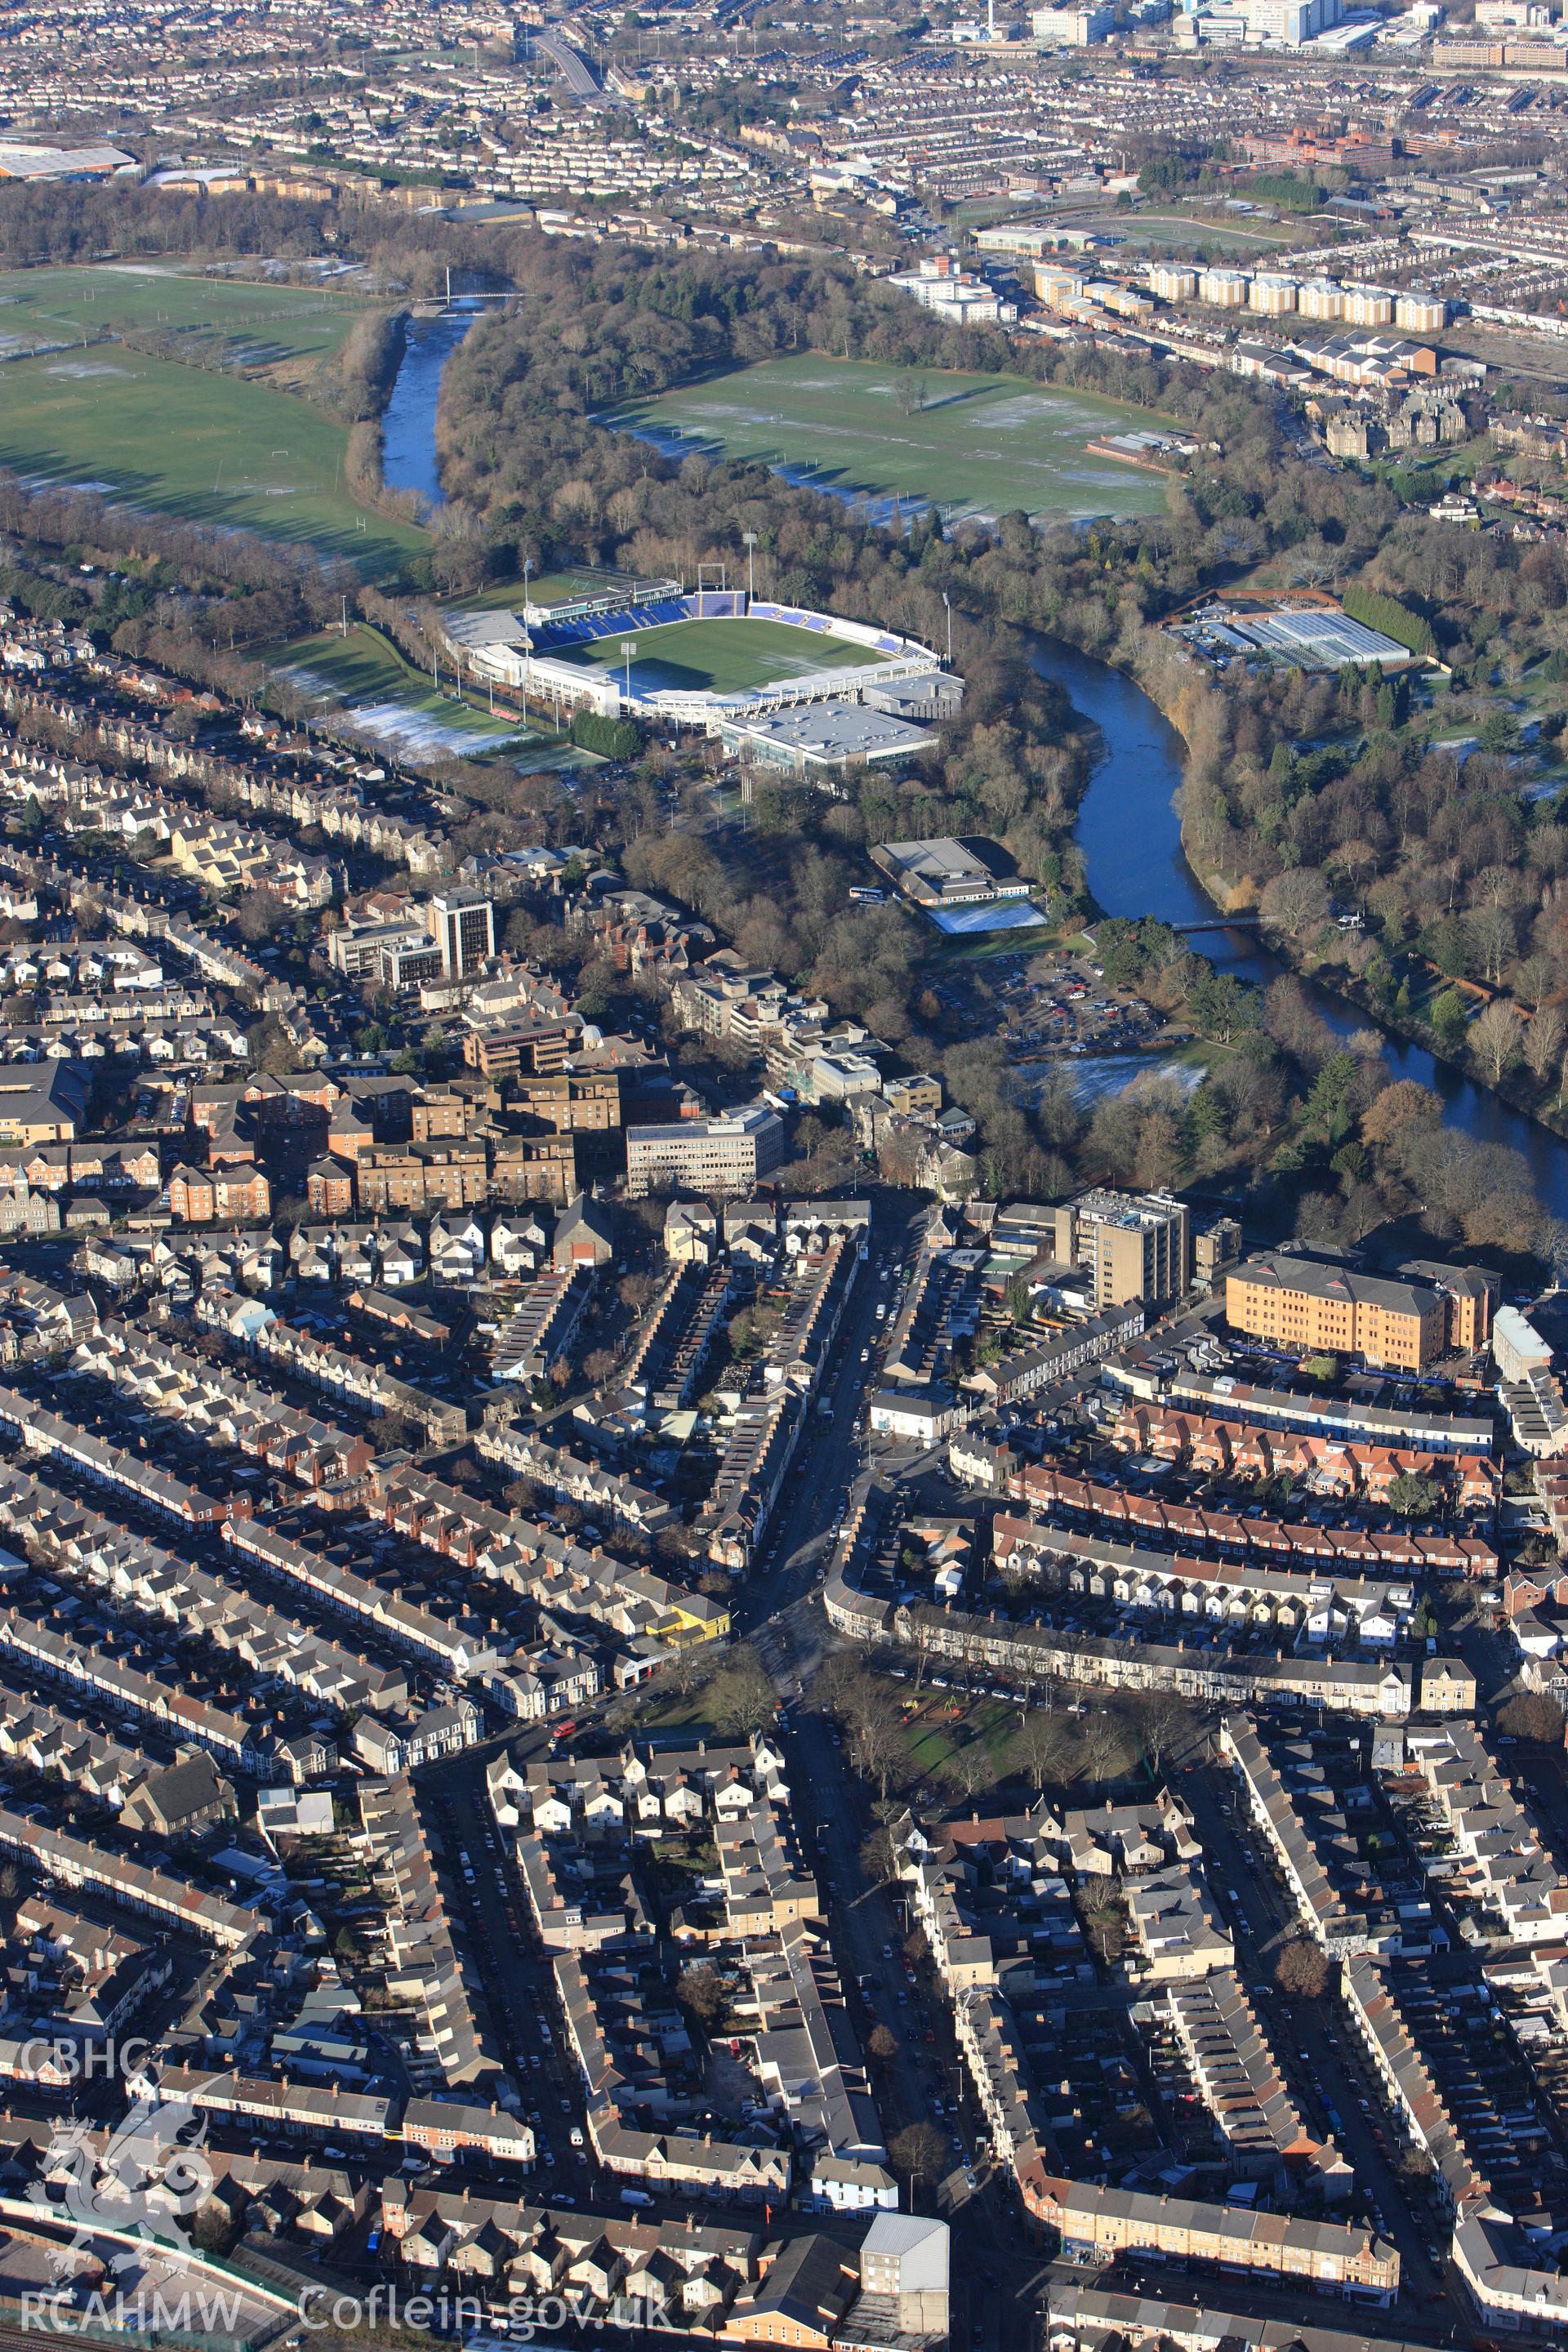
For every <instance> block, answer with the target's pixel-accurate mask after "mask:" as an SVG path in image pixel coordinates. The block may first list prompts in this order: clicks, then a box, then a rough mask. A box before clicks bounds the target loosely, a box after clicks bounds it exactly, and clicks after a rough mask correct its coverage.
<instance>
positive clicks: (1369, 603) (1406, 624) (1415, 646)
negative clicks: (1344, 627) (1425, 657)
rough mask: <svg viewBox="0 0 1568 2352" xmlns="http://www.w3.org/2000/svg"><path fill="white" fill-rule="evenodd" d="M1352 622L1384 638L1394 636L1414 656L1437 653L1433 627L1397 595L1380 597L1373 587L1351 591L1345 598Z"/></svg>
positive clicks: (1346, 593) (1347, 592)
mask: <svg viewBox="0 0 1568 2352" xmlns="http://www.w3.org/2000/svg"><path fill="white" fill-rule="evenodd" d="M1342 603H1343V605H1344V608H1345V611H1346V612H1347V613H1348V614H1350V617H1351V619H1352V621H1359V622H1360V623H1361V625H1362V626H1363V628H1366V629H1376V630H1377V631H1378V632H1379V633H1380V634H1381V635H1383V636H1385V637H1392V638H1393V639H1394V643H1395V644H1396V645H1401V646H1408V647H1409V649H1410V651H1411V652H1412V653H1413V654H1429V653H1433V652H1435V651H1436V641H1435V639H1434V638H1433V635H1432V628H1431V624H1430V623H1429V622H1427V621H1424V620H1423V619H1422V618H1421V616H1420V614H1418V613H1413V612H1411V611H1410V609H1409V608H1408V606H1407V605H1405V604H1401V603H1400V602H1399V600H1398V598H1397V597H1396V596H1380V595H1379V594H1378V593H1376V591H1375V590H1374V589H1371V588H1347V589H1346V590H1345V593H1344V595H1343V598H1342Z"/></svg>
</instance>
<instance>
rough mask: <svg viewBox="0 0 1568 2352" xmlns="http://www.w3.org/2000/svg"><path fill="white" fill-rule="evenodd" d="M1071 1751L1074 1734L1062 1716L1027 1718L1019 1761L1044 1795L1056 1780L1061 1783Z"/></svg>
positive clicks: (1021, 1732)
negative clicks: (1049, 1785) (1050, 1784)
mask: <svg viewBox="0 0 1568 2352" xmlns="http://www.w3.org/2000/svg"><path fill="white" fill-rule="evenodd" d="M1071 1748H1072V1734H1071V1732H1070V1731H1069V1730H1068V1726H1067V1724H1066V1722H1065V1721H1064V1719H1063V1718H1062V1717H1060V1716H1059V1715H1047V1714H1030V1715H1026V1717H1024V1720H1023V1723H1022V1725H1021V1726H1020V1727H1019V1731H1018V1738H1017V1750H1016V1752H1017V1756H1018V1760H1019V1762H1020V1763H1021V1764H1022V1766H1023V1767H1024V1769H1025V1770H1026V1772H1027V1773H1028V1775H1029V1778H1030V1780H1032V1781H1033V1782H1034V1784H1035V1790H1036V1792H1037V1795H1039V1796H1042V1797H1043V1796H1044V1795H1045V1793H1046V1790H1047V1786H1048V1784H1049V1783H1050V1782H1051V1781H1053V1780H1061V1779H1062V1778H1063V1777H1064V1775H1065V1773H1066V1769H1067V1761H1068V1753H1069V1751H1070V1749H1071Z"/></svg>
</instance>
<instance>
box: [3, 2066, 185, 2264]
mask: <svg viewBox="0 0 1568 2352" xmlns="http://www.w3.org/2000/svg"><path fill="white" fill-rule="evenodd" d="M205 2147H206V2121H205V2117H197V2116H195V2115H194V2114H193V2112H192V2110H191V2109H190V2108H189V2107H180V2106H174V2105H170V2106H164V2105H156V2104H154V2102H153V2101H152V2100H150V2099H139V2100H138V2101H137V2103H136V2105H134V2106H133V2107H132V2109H131V2110H130V2112H129V2114H127V2115H126V2116H123V2117H122V2118H121V2121H120V2122H119V2123H118V2124H117V2125H116V2126H114V2129H113V2130H112V2131H111V2132H110V2135H109V2137H108V2139H107V2140H106V2141H105V2142H104V2143H103V2145H102V2146H101V2147H100V2146H98V2145H97V2144H96V2135H95V2133H94V2131H93V2129H92V2127H91V2126H90V2125H89V2124H85V2123H79V2122H71V2123H62V2124H60V2125H59V2126H58V2127H57V2129H56V2131H55V2134H54V2137H53V2138H52V2139H51V2140H50V2142H49V2147H48V2150H47V2155H46V2157H45V2160H44V2164H43V2168H42V2170H43V2174H44V2179H40V2180H35V2181H34V2182H33V2183H32V2185H31V2186H30V2188H29V2189H28V2191H27V2196H28V2200H29V2201H30V2202H31V2203H33V2204H35V2205H37V2206H40V2207H41V2208H42V2209H43V2210H45V2211H47V2213H48V2214H49V2215H50V2216H51V2217H52V2218H53V2219H54V2220H56V2221H58V2220H59V2219H60V2218H61V2217H62V2216H63V2217H64V2218H65V2219H66V2220H67V2221H70V2222H71V2223H72V2224H73V2225H74V2228H75V2231H76V2234H75V2236H74V2238H73V2239H72V2241H71V2243H70V2246H69V2247H68V2248H62V2249H61V2250H60V2259H59V2261H58V2263H57V2264H56V2269H57V2272H58V2271H62V2270H64V2269H65V2268H67V2267H68V2263H67V2259H66V2258H67V2255H68V2254H73V2253H79V2252H81V2251H82V2250H83V2248H85V2247H87V2246H89V2245H91V2244H93V2242H94V2240H95V2238H96V2237H97V2235H98V2233H99V2232H100V2231H105V2230H118V2231H122V2232H123V2233H125V2234H126V2235H128V2236H130V2237H141V2238H149V2239H152V2240H153V2241H155V2242H157V2243H158V2244H159V2245H161V2246H166V2247H170V2248H173V2249H174V2250H175V2251H177V2252H182V2253H189V2252H192V2245H191V2238H190V2232H189V2231H188V2229H187V2228H186V2227H185V2226H184V2224H185V2220H186V2217H187V2216H189V2215H191V2214H194V2213H196V2212H199V2211H200V2210H201V2208H202V2206H203V2205H204V2204H205V2202H206V2200H207V2199H208V2197H209V2196H210V2195H211V2193H212V2186H213V2169H212V2166H211V2165H210V2164H209V2163H208V2162H207V2159H206V2156H205ZM47 2183H53V2184H54V2185H55V2186H56V2187H58V2189H60V2191H61V2194H60V2195H59V2197H58V2199H57V2198H54V2197H51V2196H50V2195H49V2193H48V2187H47V2185H46V2184H47ZM100 2251H101V2252H103V2254H104V2257H105V2259H106V2260H107V2262H108V2265H109V2268H110V2270H111V2271H114V2272H120V2271H124V2270H132V2269H135V2268H137V2267H138V2265H139V2260H140V2258H139V2257H138V2256H137V2255H136V2254H135V2253H134V2252H132V2249H131V2248H130V2247H116V2248H114V2249H113V2250H112V2251H110V2249H108V2248H103V2249H101V2250H100Z"/></svg>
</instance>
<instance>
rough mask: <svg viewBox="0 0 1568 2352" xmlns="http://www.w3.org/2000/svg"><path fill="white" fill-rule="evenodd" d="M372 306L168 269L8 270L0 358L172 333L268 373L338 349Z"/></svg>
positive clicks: (153, 265)
mask: <svg viewBox="0 0 1568 2352" xmlns="http://www.w3.org/2000/svg"><path fill="white" fill-rule="evenodd" d="M365 308H366V305H365V304H364V303H363V301H354V300H353V299H350V298H348V297H347V296H344V295H334V294H321V293H312V292H310V291H309V290H308V289H305V288H302V287H295V286H251V285H247V284H245V283H243V282H241V281H239V280H237V279H232V278H204V277H203V276H202V275H201V274H200V272H199V271H195V270H188V269H180V268H175V267H174V266H173V265H172V264H169V263H159V262H142V261H124V262H95V263H91V264H89V265H88V266H86V267H84V268H63V269H0V357H8V356H9V355H10V354H12V353H13V352H18V351H21V352H29V351H38V350H42V349H46V348H49V347H58V345H59V344H61V343H79V342H80V341H81V340H82V338H83V336H87V337H89V338H91V337H94V336H100V335H104V334H119V333H122V332H123V333H131V332H133V331H137V330H140V329H153V330H158V329H163V330H167V331H172V332H174V333H177V334H179V335H181V336H182V337H188V338H189V339H190V341H191V342H192V343H193V345H194V346H195V347H197V348H199V349H200V351H201V352H202V354H203V356H204V357H205V358H210V359H215V360H216V359H218V358H220V357H221V358H225V359H228V360H231V361H235V362H238V363H240V364H242V365H244V366H246V367H268V366H271V365H274V364H276V363H279V362H288V361H289V360H299V359H319V358H320V357H321V355H322V354H323V353H325V352H331V351H335V350H336V348H337V346H338V344H339V343H341V342H342V339H343V337H344V336H345V335H346V334H347V332H348V331H349V329H350V327H351V326H352V325H353V321H354V320H355V318H356V317H357V316H358V314H359V312H360V311H361V310H363V309H365Z"/></svg>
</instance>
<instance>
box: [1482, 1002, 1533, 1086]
mask: <svg viewBox="0 0 1568 2352" xmlns="http://www.w3.org/2000/svg"><path fill="white" fill-rule="evenodd" d="M1523 1036H1524V1019H1523V1016H1522V1014H1521V1012H1520V1009H1519V1007H1518V1005H1517V1004H1515V1003H1512V1002H1511V1001H1510V999H1509V998H1508V997H1506V996H1496V997H1494V998H1493V999H1492V1001H1491V1003H1489V1005H1488V1006H1487V1007H1486V1008H1485V1010H1484V1011H1483V1012H1482V1013H1479V1014H1478V1015H1477V1018H1476V1021H1475V1023H1474V1024H1473V1026H1472V1028H1471V1030H1470V1043H1471V1045H1473V1046H1474V1048H1475V1055H1476V1059H1477V1061H1478V1062H1479V1064H1480V1066H1481V1068H1482V1069H1483V1070H1484V1071H1485V1072H1486V1073H1487V1075H1488V1076H1489V1078H1490V1079H1491V1082H1492V1084H1493V1086H1494V1087H1495V1086H1497V1085H1498V1084H1499V1083H1500V1080H1501V1077H1502V1074H1503V1072H1504V1071H1505V1070H1507V1069H1510V1068H1511V1067H1512V1066H1513V1064H1514V1063H1515V1062H1517V1061H1518V1059H1519V1053H1520V1046H1521V1042H1522V1039H1523Z"/></svg>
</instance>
